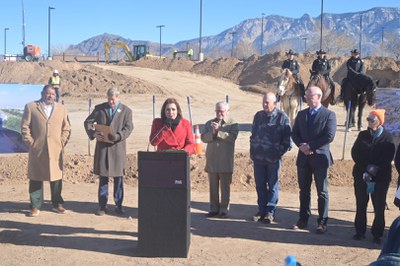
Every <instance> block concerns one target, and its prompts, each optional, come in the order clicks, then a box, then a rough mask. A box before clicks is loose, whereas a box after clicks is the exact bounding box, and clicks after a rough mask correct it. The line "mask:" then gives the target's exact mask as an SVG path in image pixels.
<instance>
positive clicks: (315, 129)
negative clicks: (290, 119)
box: [292, 106, 336, 169]
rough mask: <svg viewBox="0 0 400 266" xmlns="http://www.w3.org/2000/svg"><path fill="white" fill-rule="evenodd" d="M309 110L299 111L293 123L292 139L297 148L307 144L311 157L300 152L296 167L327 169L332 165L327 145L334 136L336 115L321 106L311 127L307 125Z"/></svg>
mask: <svg viewBox="0 0 400 266" xmlns="http://www.w3.org/2000/svg"><path fill="white" fill-rule="evenodd" d="M309 110H310V108H307V109H304V110H301V111H300V112H299V113H298V114H297V117H296V119H295V121H294V125H293V131H292V139H293V142H294V143H295V144H296V145H297V146H298V147H299V146H300V144H302V143H308V145H309V146H310V148H311V150H312V151H313V152H314V153H313V154H312V155H305V154H304V153H302V152H301V151H300V150H299V152H298V155H297V166H301V167H302V166H305V165H307V164H309V165H310V166H311V167H312V168H314V169H317V168H328V167H329V166H330V165H331V164H332V163H333V158H332V154H331V152H330V149H329V143H331V142H332V141H333V139H334V138H335V134H336V114H335V113H334V112H333V111H331V110H328V109H327V108H325V107H324V106H321V107H320V109H319V110H318V112H317V114H316V117H315V119H314V122H313V124H312V126H310V127H309V126H308V125H307V119H308V118H309V116H310V114H309V112H310V111H309Z"/></svg>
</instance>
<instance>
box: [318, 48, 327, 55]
mask: <svg viewBox="0 0 400 266" xmlns="http://www.w3.org/2000/svg"><path fill="white" fill-rule="evenodd" d="M316 54H326V52H325V51H324V50H323V49H320V50H319V51H317V52H316Z"/></svg>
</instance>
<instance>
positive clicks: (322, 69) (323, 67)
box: [311, 49, 336, 105]
mask: <svg viewBox="0 0 400 266" xmlns="http://www.w3.org/2000/svg"><path fill="white" fill-rule="evenodd" d="M316 54H317V56H318V58H317V59H315V60H314V62H313V64H312V67H311V70H312V72H316V73H319V74H321V75H323V76H324V78H325V80H326V82H327V83H328V85H329V86H330V87H331V90H332V94H333V95H335V84H334V83H333V80H332V79H331V78H330V77H329V75H330V73H331V64H330V63H329V60H328V59H326V52H325V51H324V50H323V49H320V50H319V51H317V52H316ZM330 104H331V105H334V104H336V101H335V97H331V100H330Z"/></svg>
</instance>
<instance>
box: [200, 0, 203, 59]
mask: <svg viewBox="0 0 400 266" xmlns="http://www.w3.org/2000/svg"><path fill="white" fill-rule="evenodd" d="M202 25H203V0H200V34H199V61H203V53H202V52H201V34H202Z"/></svg>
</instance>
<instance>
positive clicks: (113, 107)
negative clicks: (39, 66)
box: [84, 88, 133, 216]
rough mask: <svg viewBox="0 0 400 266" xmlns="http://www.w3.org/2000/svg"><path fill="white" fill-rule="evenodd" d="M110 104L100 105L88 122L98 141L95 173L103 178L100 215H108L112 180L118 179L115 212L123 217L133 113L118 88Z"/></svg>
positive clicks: (90, 133)
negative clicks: (102, 127)
mask: <svg viewBox="0 0 400 266" xmlns="http://www.w3.org/2000/svg"><path fill="white" fill-rule="evenodd" d="M107 98H108V101H107V102H104V103H102V104H99V105H96V107H95V108H94V110H93V112H92V113H91V114H90V115H89V116H88V117H87V118H86V120H85V122H84V126H85V130H86V133H87V135H88V136H89V138H90V139H91V140H93V139H96V140H97V142H96V150H95V152H94V160H93V162H94V167H93V172H94V174H96V175H99V177H100V180H99V192H98V197H99V206H100V209H99V211H98V212H97V215H100V216H102V215H105V214H106V212H107V200H108V179H109V177H114V201H115V212H116V213H117V214H123V213H124V211H123V209H122V201H123V199H124V187H123V180H122V177H123V175H124V172H125V164H126V139H127V138H128V137H129V135H130V134H131V132H132V130H133V122H132V110H131V109H130V108H129V107H128V106H126V105H124V104H122V103H121V100H120V92H119V90H118V89H116V88H111V89H109V90H108V91H107ZM95 124H97V125H105V126H109V127H110V132H109V133H107V135H105V132H103V131H98V130H96V129H95Z"/></svg>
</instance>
